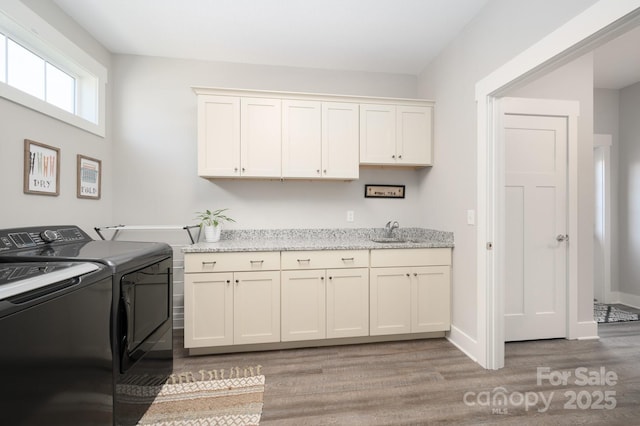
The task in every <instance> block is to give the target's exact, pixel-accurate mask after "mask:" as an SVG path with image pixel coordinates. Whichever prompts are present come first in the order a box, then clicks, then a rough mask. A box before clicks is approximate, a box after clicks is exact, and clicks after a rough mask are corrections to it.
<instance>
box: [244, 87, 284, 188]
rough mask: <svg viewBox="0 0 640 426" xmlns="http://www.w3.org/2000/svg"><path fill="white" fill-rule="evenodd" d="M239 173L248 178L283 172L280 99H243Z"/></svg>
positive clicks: (270, 175)
mask: <svg viewBox="0 0 640 426" xmlns="http://www.w3.org/2000/svg"><path fill="white" fill-rule="evenodd" d="M240 116H241V117H242V119H241V122H240V148H241V149H240V167H241V169H240V172H241V175H242V176H246V177H276V178H279V177H280V175H281V173H282V166H281V164H282V105H281V100H280V99H265V98H241V101H240Z"/></svg>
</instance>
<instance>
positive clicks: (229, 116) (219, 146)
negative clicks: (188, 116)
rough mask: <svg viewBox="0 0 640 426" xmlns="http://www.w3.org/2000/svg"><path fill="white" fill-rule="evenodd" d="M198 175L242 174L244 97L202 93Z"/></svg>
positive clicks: (200, 99) (199, 102)
mask: <svg viewBox="0 0 640 426" xmlns="http://www.w3.org/2000/svg"><path fill="white" fill-rule="evenodd" d="M198 175H199V176H205V177H213V176H221V177H224V176H239V175H240V98H238V97H232V96H208V95H207V96H205V95H201V96H198Z"/></svg>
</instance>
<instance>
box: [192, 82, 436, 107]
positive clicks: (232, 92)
mask: <svg viewBox="0 0 640 426" xmlns="http://www.w3.org/2000/svg"><path fill="white" fill-rule="evenodd" d="M191 89H192V90H193V92H194V93H195V94H196V95H214V96H241V97H253V98H269V99H274V98H276V99H293V100H315V101H326V102H352V103H357V104H389V105H395V104H398V103H401V104H403V105H416V106H431V107H433V106H434V105H435V101H432V100H429V99H420V98H391V97H378V96H359V95H340V94H330V93H305V92H286V91H285V92H283V91H276V90H252V89H233V88H223V87H202V86H192V87H191Z"/></svg>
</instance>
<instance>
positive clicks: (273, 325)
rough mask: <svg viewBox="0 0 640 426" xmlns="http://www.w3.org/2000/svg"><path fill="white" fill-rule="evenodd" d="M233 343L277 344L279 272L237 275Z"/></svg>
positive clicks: (235, 279)
mask: <svg viewBox="0 0 640 426" xmlns="http://www.w3.org/2000/svg"><path fill="white" fill-rule="evenodd" d="M233 285H234V289H233V343H234V344H236V345H237V344H243V343H270V342H279V341H280V272H279V271H265V272H236V273H235V274H234V283H233Z"/></svg>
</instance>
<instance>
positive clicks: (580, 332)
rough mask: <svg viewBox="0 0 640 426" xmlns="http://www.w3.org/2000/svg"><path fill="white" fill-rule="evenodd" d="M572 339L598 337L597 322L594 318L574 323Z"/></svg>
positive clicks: (592, 338)
mask: <svg viewBox="0 0 640 426" xmlns="http://www.w3.org/2000/svg"><path fill="white" fill-rule="evenodd" d="M571 338H572V339H577V340H594V339H599V338H600V336H598V323H597V322H595V321H594V320H590V321H580V322H578V323H577V324H576V327H575V329H574V334H573V337H571Z"/></svg>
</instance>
